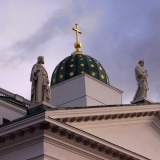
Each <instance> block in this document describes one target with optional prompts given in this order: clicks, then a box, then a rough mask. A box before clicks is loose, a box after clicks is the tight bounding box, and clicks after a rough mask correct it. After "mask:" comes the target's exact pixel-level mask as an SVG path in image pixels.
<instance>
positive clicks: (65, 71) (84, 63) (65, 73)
mask: <svg viewBox="0 0 160 160" xmlns="http://www.w3.org/2000/svg"><path fill="white" fill-rule="evenodd" d="M84 73H86V74H89V75H90V76H92V77H94V78H96V79H98V80H100V81H102V82H104V83H106V84H109V78H108V76H107V74H106V72H105V70H104V68H103V67H102V65H101V64H100V63H99V62H98V61H97V60H95V59H94V58H92V57H90V56H88V55H83V54H75V55H71V56H69V57H66V58H65V59H64V60H63V61H61V62H60V63H59V64H58V65H57V67H56V68H55V70H54V72H53V74H52V78H51V86H53V85H55V84H58V83H61V82H63V81H65V80H67V79H70V78H72V77H75V76H78V75H80V74H84Z"/></svg>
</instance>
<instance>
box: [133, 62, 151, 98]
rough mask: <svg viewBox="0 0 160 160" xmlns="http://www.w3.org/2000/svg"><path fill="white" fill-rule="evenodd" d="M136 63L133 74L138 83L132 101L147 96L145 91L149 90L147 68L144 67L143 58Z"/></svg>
mask: <svg viewBox="0 0 160 160" xmlns="http://www.w3.org/2000/svg"><path fill="white" fill-rule="evenodd" d="M138 64H139V65H138V66H137V67H136V68H135V76H136V80H137V84H138V89H137V91H136V94H135V96H134V98H133V101H136V100H138V99H141V98H147V91H148V90H149V88H148V82H147V77H148V73H147V70H145V69H144V60H140V61H139V62H138Z"/></svg>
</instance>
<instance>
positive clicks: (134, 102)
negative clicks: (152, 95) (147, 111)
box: [131, 98, 153, 104]
mask: <svg viewBox="0 0 160 160" xmlns="http://www.w3.org/2000/svg"><path fill="white" fill-rule="evenodd" d="M151 103H153V101H151V100H149V99H148V98H140V99H138V100H135V101H131V104H151Z"/></svg>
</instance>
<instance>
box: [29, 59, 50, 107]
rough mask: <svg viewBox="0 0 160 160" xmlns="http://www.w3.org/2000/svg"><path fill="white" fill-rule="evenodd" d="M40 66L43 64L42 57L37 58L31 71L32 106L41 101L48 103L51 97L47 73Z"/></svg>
mask: <svg viewBox="0 0 160 160" xmlns="http://www.w3.org/2000/svg"><path fill="white" fill-rule="evenodd" d="M42 64H44V57H43V56H39V57H38V61H37V63H36V64H35V65H34V66H33V68H32V71H31V77H30V81H31V82H32V88H31V104H32V105H33V104H36V103H39V102H43V101H44V102H47V103H49V101H50V97H51V96H50V95H51V94H50V87H49V80H48V73H47V71H46V69H45V68H44V67H43V65H42Z"/></svg>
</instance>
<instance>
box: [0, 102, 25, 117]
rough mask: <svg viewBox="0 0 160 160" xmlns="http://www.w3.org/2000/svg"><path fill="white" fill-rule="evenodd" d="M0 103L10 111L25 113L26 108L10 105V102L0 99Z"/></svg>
mask: <svg viewBox="0 0 160 160" xmlns="http://www.w3.org/2000/svg"><path fill="white" fill-rule="evenodd" d="M0 105H2V106H3V107H6V108H8V109H10V110H12V111H15V112H17V113H20V114H23V115H26V113H27V110H26V109H23V108H21V107H18V106H15V105H12V104H10V103H8V102H5V101H2V100H0Z"/></svg>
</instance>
